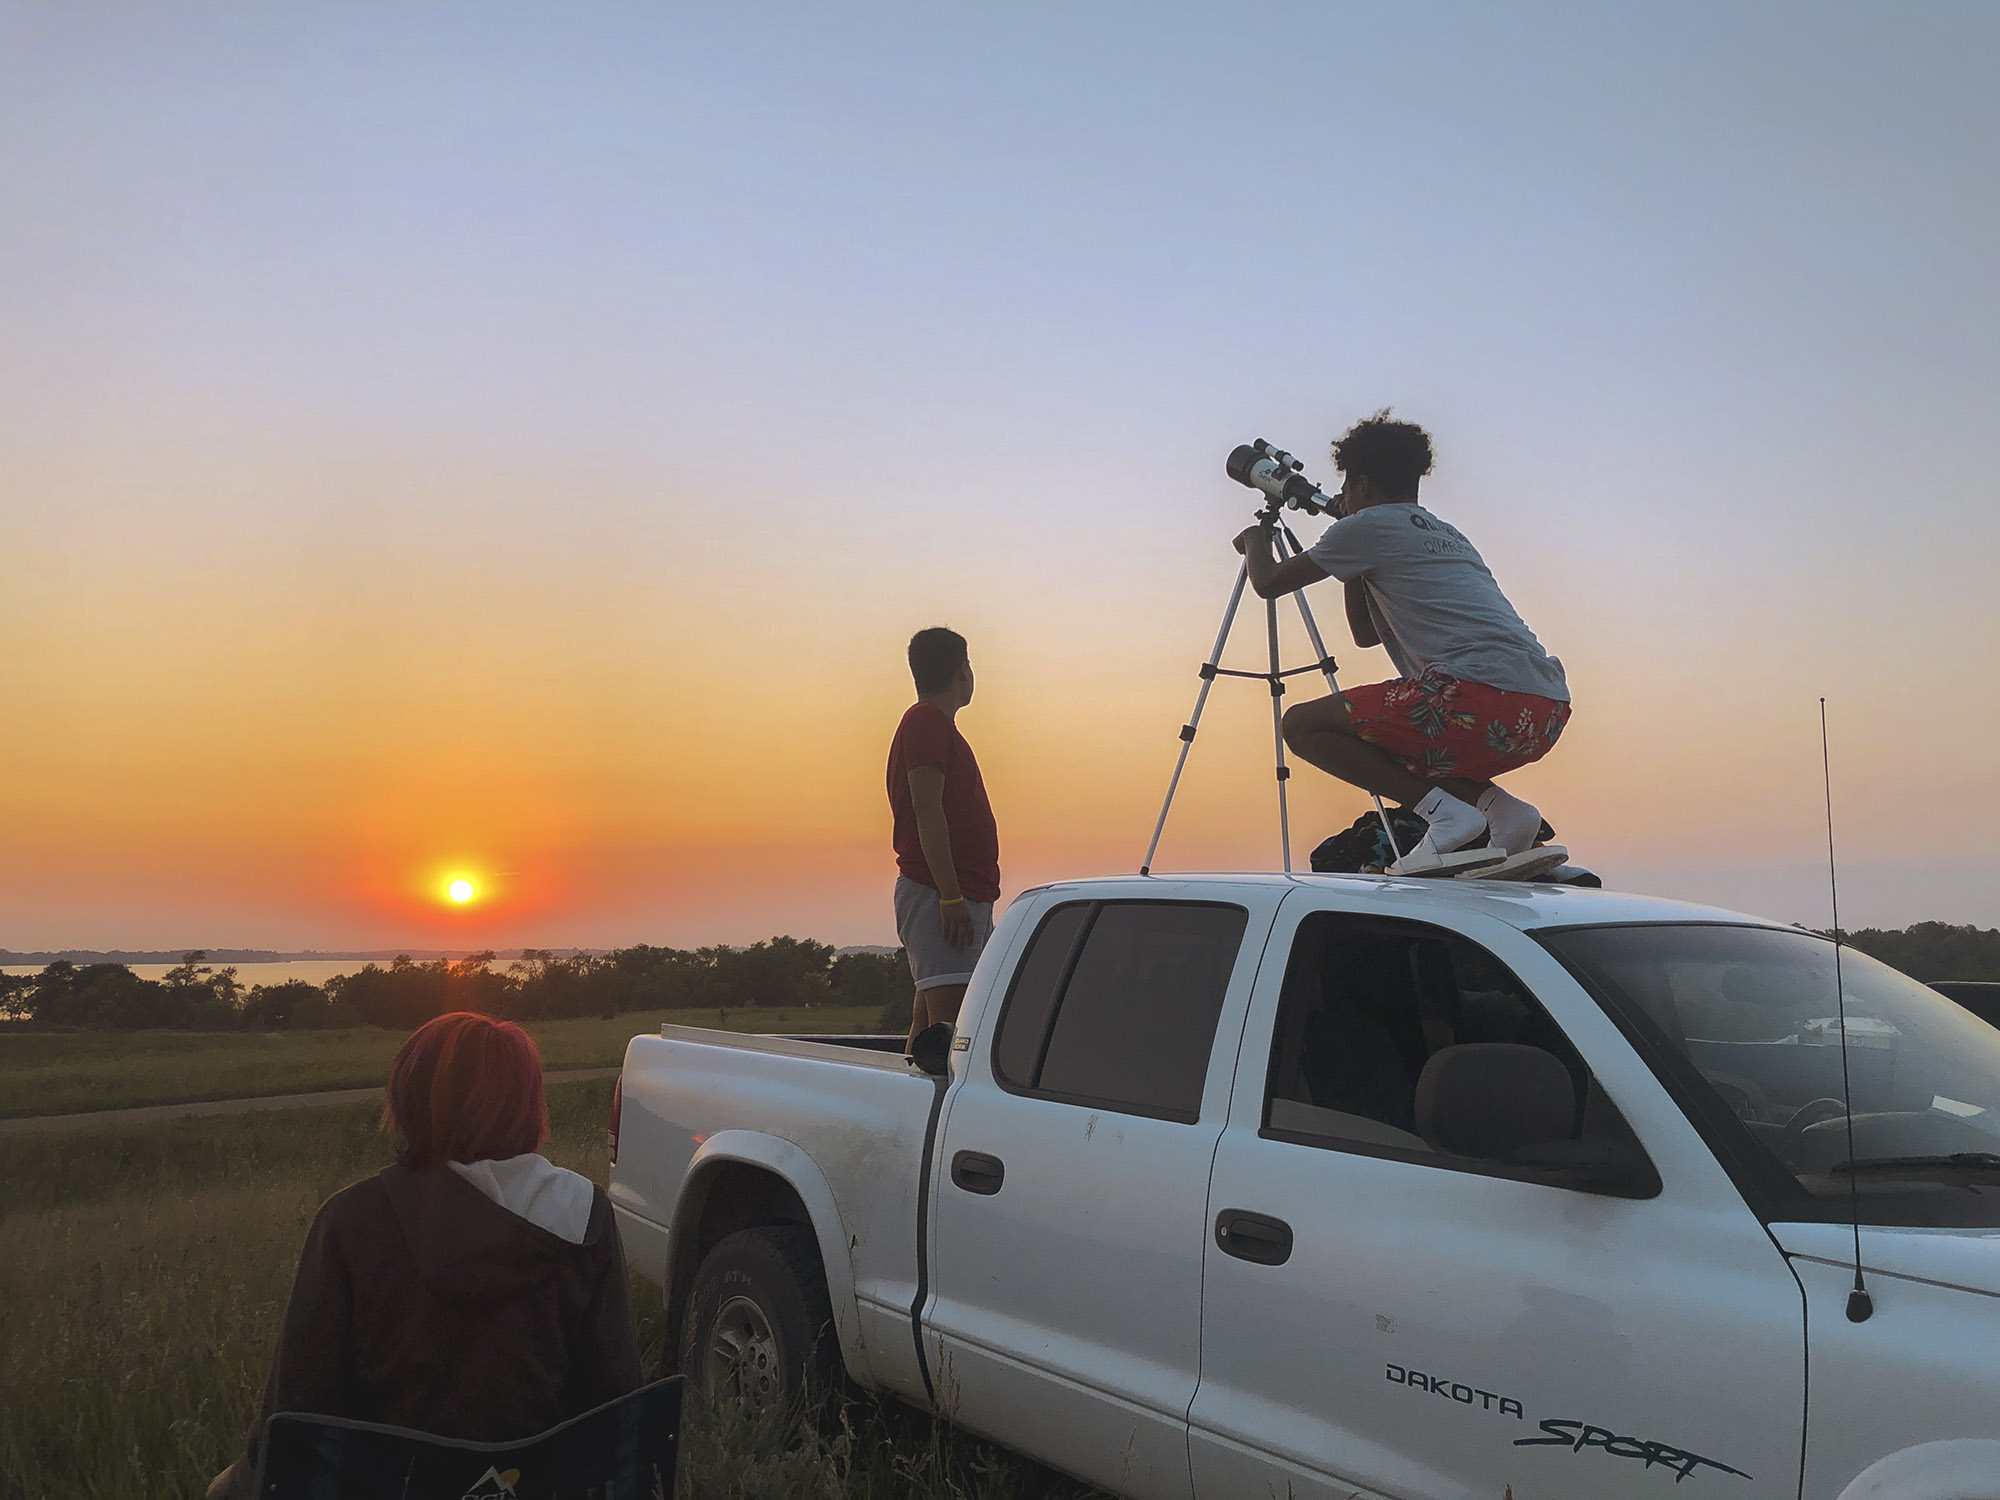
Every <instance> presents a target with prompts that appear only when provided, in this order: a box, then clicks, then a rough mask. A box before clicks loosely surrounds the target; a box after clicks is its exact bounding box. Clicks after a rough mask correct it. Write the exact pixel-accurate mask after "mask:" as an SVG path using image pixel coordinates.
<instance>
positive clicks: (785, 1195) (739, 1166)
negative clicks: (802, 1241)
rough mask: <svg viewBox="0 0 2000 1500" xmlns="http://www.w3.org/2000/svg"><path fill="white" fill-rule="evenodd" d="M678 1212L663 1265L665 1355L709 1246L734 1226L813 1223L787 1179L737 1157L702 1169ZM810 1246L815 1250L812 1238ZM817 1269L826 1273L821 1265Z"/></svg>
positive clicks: (677, 1335) (675, 1341)
mask: <svg viewBox="0 0 2000 1500" xmlns="http://www.w3.org/2000/svg"><path fill="white" fill-rule="evenodd" d="M678 1217H679V1218H680V1219H681V1221H682V1224H683V1226H684V1228H683V1232H682V1233H681V1234H679V1235H678V1236H676V1238H675V1243H674V1255H673V1262H672V1264H670V1265H669V1266H668V1267H667V1299H666V1300H667V1340H668V1342H667V1350H668V1357H669V1358H671V1357H672V1355H673V1352H674V1351H675V1350H678V1349H679V1348H680V1342H681V1325H682V1320H683V1319H684V1318H685V1317H686V1316H687V1302H688V1293H689V1292H690V1290H691V1289H692V1288H693V1286H694V1277H695V1272H696V1271H698V1270H700V1269H701V1263H702V1261H703V1260H705V1259H706V1258H707V1256H708V1252H709V1251H711V1250H713V1249H714V1248H715V1247H716V1246H717V1245H719V1244H721V1243H722V1242H723V1241H724V1240H726V1239H728V1238H729V1236H730V1235H732V1234H735V1233H736V1232H737V1231H738V1230H739V1229H757V1228H761V1227H762V1226H764V1225H767V1224H800V1225H803V1226H805V1228H806V1229H808V1230H811V1229H812V1227H813V1222H812V1215H811V1214H810V1213H808V1212H807V1211H806V1205H805V1200H804V1199H802V1198H800V1197H799V1195H798V1192H797V1190H796V1189H794V1188H793V1186H792V1185H791V1184H790V1183H789V1182H787V1181H785V1179H784V1178H782V1177H780V1176H779V1175H778V1174H777V1173H776V1172H772V1171H770V1170H768V1169H766V1168H764V1167H758V1166H752V1165H751V1164H750V1163H748V1162H740V1161H723V1162H717V1163H716V1164H715V1165H714V1166H712V1167H709V1168H708V1169H707V1170H705V1171H704V1172H702V1173H701V1175H700V1176H699V1177H698V1178H697V1179H696V1180H695V1181H694V1182H693V1183H692V1184H691V1185H690V1186H689V1188H688V1190H687V1193H686V1195H685V1196H684V1197H683V1198H682V1200H681V1206H680V1209H679V1213H678ZM814 1251H815V1253H817V1251H818V1241H817V1239H815V1241H814ZM821 1274H822V1275H824V1274H825V1267H824V1266H822V1267H821Z"/></svg>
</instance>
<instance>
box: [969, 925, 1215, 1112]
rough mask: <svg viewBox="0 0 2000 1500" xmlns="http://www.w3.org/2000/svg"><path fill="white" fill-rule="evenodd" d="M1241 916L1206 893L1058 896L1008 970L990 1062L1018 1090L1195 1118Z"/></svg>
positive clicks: (1093, 1103) (999, 1076)
mask: <svg viewBox="0 0 2000 1500" xmlns="http://www.w3.org/2000/svg"><path fill="white" fill-rule="evenodd" d="M1248 920H1249V918H1248V913H1247V912H1245V911H1244V909H1243V908H1242V907H1240V906H1225V905H1218V904H1214V903H1209V902H1183V901H1107V902H1075V903H1071V904H1069V905H1066V906H1059V907H1057V908H1056V909H1055V910H1054V911H1052V912H1050V913H1049V914H1048V916H1046V917H1044V918H1043V919H1042V924H1041V926H1040V928H1039V929H1038V930H1037V931H1036V933H1035V936H1034V938H1033V940H1032V942H1031V943H1030V944H1029V947H1028V951H1027V952H1026V954H1025V955H1023V957H1022V959H1021V964H1020V967H1019V969H1018V970H1017V971H1016V973H1015V979H1014V985H1013V988H1012V990H1011V991H1010V993H1009V994H1008V997H1007V1005H1006V1008H1005V1010H1004V1011H1003V1012H1002V1014H1001V1017H1000V1029H999V1034H998V1036H997V1037H996V1038H995V1040H994V1045H993V1068H994V1073H995V1074H996V1076H997V1077H998V1078H999V1079H1000V1081H1001V1083H1002V1084H1003V1085H1004V1086H1006V1087H1009V1088H1012V1089H1014V1090H1016V1091H1017V1092H1023V1093H1035V1094H1045V1095H1048V1096H1050V1097H1052V1098H1057V1099H1062V1100H1065V1101H1068V1102H1071V1103H1076V1104H1087V1105H1092V1106H1097V1107H1101V1108H1104V1109H1112V1110H1119V1111H1123V1112H1127V1113H1133V1114H1144V1115H1153V1116H1158V1117H1162V1118H1166V1119H1177V1120H1194V1119H1196V1118H1198V1117H1199V1115H1200V1113H1201V1090H1202V1083H1203V1081H1204V1080H1205V1078H1206V1077H1207V1075H1208V1059H1209V1054H1210V1052H1211V1051H1212V1050H1213V1049H1214V1046H1215V1027H1216V1021H1217V1019H1218V1018H1219V1017H1220V1015H1221V1012H1222V1001H1223V996H1224V995H1225V994H1226V993H1227V991H1228V988H1229V976H1230V973H1231V972H1232V970H1233V969H1234V968H1235V966H1236V954H1237V950H1238V949H1239V948H1240V947H1241V946H1242V943H1243V931H1244V928H1245V926H1246V925H1247V923H1248Z"/></svg>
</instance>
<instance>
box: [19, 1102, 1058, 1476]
mask: <svg viewBox="0 0 2000 1500" xmlns="http://www.w3.org/2000/svg"><path fill="white" fill-rule="evenodd" d="M609 1102H610V1083H609V1081H608V1080H606V1081H603V1082H594V1083H584V1084H567V1085H561V1086H558V1087H556V1088H553V1089H551V1090H550V1091H549V1106H550V1118H551V1124H552V1126H553V1130H554V1134H553V1137H552V1139H551V1141H550V1143H549V1147H548V1154H549V1156H550V1157H551V1158H552V1159H553V1160H555V1161H557V1162H559V1163H560V1164H562V1165H564V1166H567V1167H571V1168H573V1169H575V1170H577V1171H580V1172H583V1173H584V1174H585V1175H587V1176H590V1177H593V1178H595V1179H596V1180H597V1181H599V1182H602V1181H603V1180H604V1177H605V1171H606V1160H605V1144H604V1117H605V1111H606V1109H607V1108H608V1105H609ZM387 1160H388V1151H387V1145H386V1142H384V1141H383V1139H382V1137H381V1136H380V1135H379V1133H378V1132H377V1131H376V1129H375V1115H374V1111H373V1110H372V1109H371V1108H369V1107H367V1106H361V1107H348V1108H335V1109H310V1110H296V1111H283V1112H277V1113H272V1114H263V1115H246V1116H233V1117H220V1118H208V1119H200V1120H185V1121H177V1122H174V1123H173V1124H171V1125H167V1126H161V1127H155V1128H153V1129H150V1130H141V1131H125V1130H121V1131H105V1132H95V1133H91V1134H85V1135H76V1136H67V1137H57V1138H53V1139H48V1140H15V1141H0V1500H15V1497H20V1500H112V1497H118V1500H127V1497H130V1500H152V1497H162V1500H165V1497H176V1500H177V1497H183V1496H198V1495H199V1494H200V1493H201V1491H202V1488H203V1486H204V1485H205V1484H206V1483H207V1482H208V1480H209V1478H210V1477H211V1476H212V1475H213V1474H215V1473H216V1472H217V1471H218V1470H219V1469H221V1468H222V1467H223V1466H224V1465H225V1464H227V1463H228V1462H229V1461H230V1460H231V1459H232V1458H233V1457H234V1456H235V1454H236V1452H237V1448H238V1444H239V1443H240V1442H241V1440H242V1436H243V1433H244V1430H245V1428H246V1427H247V1425H248V1424H249V1422H250V1420H251V1418H252V1417H253V1416H254V1415H255V1412H256V1409H257V1405H258V1402H259V1400H260V1398H261V1394H262V1390H263V1381H264V1374H265V1370H266V1368H267V1364H268V1361H269V1359H270V1353H271V1347H272V1343H273V1341H274V1339H275V1337H276V1333H277V1327H278V1321H279V1318H280V1316H281V1314H282V1312H283V1309H284V1302H285V1298H286V1296H287V1294H288V1293H289V1291H290V1288H291V1276H292V1267H293V1262H294V1260H295V1257H296V1256H297V1253H298V1247H299V1245H300V1243H301V1242H302V1241H303V1239H304V1237H305V1231H306V1227H307V1225H308V1224H309V1223H310V1222H311V1220H312V1216H313V1214H314V1212H315V1211H316V1210H317V1208H318V1205H319V1204H320V1202H321V1201H323V1200H324V1199H325V1197H326V1196H327V1195H328V1194H329V1193H331V1192H333V1191H334V1190H335V1189H336V1188H338V1187H340V1186H341V1185H343V1184H344V1183H347V1182H351V1181H353V1180H355V1179H356V1178H358V1177H361V1176H363V1175H365V1174H366V1173H368V1172H370V1171H373V1170H375V1169H376V1168H377V1167H378V1166H380V1165H381V1164H382V1163H384V1162H386V1161H387ZM634 1302H635V1307H636V1310H637V1313H638V1317H639V1333H640V1345H641V1351H642V1354H643V1356H644V1357H645V1359H646V1361H647V1364H648V1368H649V1371H651V1372H657V1371H658V1370H659V1368H660V1364H661V1360H662V1355H663V1352H664V1351H663V1344H664V1340H665V1319H664V1316H663V1309H662V1308H661V1305H660V1300H659V1297H658V1295H657V1294H656V1293H655V1292H653V1290H652V1289H651V1288H650V1287H648V1286H646V1285H644V1284H643V1283H639V1284H635V1287H634ZM680 1493H681V1494H682V1495H684V1496H691V1497H695V1500H708V1497H728V1500H890V1497H898V1500H903V1497H908V1500H1007V1497H1015V1496H1028V1495H1041V1494H1068V1493H1074V1491H1073V1489H1072V1487H1069V1486H1067V1485H1065V1484H1063V1483H1061V1482H1059V1481H1056V1480H1054V1479H1052V1478H1051V1476H1048V1475H1046V1474H1045V1473H1043V1472H1041V1471H1039V1470H1037V1469H1035V1468H1034V1467H1033V1466H1031V1465H1029V1464H1027V1463H1025V1462H1023V1461H1021V1460H1019V1459H1016V1458H1013V1457H1011V1456H1009V1455H1006V1454H1003V1453H1001V1452H999V1451H997V1450H995V1449H992V1448H989V1447H986V1446H985V1445H983V1444H977V1443H973V1442H970V1441H967V1440H964V1439H961V1438H958V1437H956V1436H955V1435H954V1434H952V1433H951V1432H950V1431H949V1430H948V1429H945V1428H942V1427H939V1426H938V1425H936V1424H934V1423H932V1422H930V1421H928V1420H927V1419H923V1418H919V1417H917V1416H915V1415H914V1414H911V1413H908V1412H904V1411H901V1410H900V1409H885V1408H882V1407H878V1406H876V1405H874V1404H872V1403H867V1402H859V1403H854V1404H851V1405H846V1406H843V1407H841V1408H840V1409H838V1410H836V1411H834V1412H832V1413H829V1414H827V1415H826V1416H825V1417H824V1418H823V1419H822V1420H820V1421H816V1422H807V1421H803V1420H800V1419H798V1418H779V1419H761V1420H752V1419H748V1418H744V1417H742V1416H740V1415H733V1414H729V1413H720V1414H718V1413H713V1412H709V1411H707V1410H705V1409H702V1408H700V1407H699V1406H698V1405H697V1407H696V1409H695V1410H694V1411H693V1412H692V1413H691V1418H690V1421H689V1423H688V1425H687V1429H686V1448H685V1454H684V1463H683V1477H682V1485H681V1490H680Z"/></svg>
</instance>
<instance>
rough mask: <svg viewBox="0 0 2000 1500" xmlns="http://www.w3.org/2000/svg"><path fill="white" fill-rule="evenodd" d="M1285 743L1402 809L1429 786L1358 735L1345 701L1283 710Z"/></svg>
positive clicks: (1329, 700) (1313, 702)
mask: <svg viewBox="0 0 2000 1500" xmlns="http://www.w3.org/2000/svg"><path fill="white" fill-rule="evenodd" d="M1285 744H1286V746H1287V747H1288V748H1289V749H1290V750H1291V752H1292V754H1294V755H1296V756H1297V757H1298V758H1299V759H1300V760H1302V761H1304V762H1306V763H1307V764H1308V765H1313V766H1317V767H1319V769H1320V770H1322V771H1324V772H1326V774H1327V775H1329V776H1334V777H1338V778H1339V779H1340V780H1342V781H1344V782H1346V783H1347V784H1348V785H1349V786H1358V787H1360V788H1361V790H1362V791H1364V792H1374V793H1375V794H1376V795H1378V796H1382V797H1394V798H1395V799H1396V800H1397V801H1398V802H1400V803H1402V804H1403V805H1404V806H1405V807H1407V806H1409V805H1410V804H1411V803H1413V802H1421V801H1422V800H1423V798H1424V795H1425V794H1426V793H1427V792H1429V791H1430V789H1431V787H1432V785H1433V783H1432V782H1430V781H1428V780H1426V779H1425V778H1424V777H1422V776H1419V775H1417V774H1416V773H1415V772H1414V771H1412V770H1411V769H1410V768H1409V767H1408V766H1406V765H1404V764H1403V762H1402V761H1401V760H1400V759H1398V758H1397V757H1396V756H1394V755H1391V754H1390V753H1389V752H1388V751H1387V750H1384V749H1382V748H1381V747H1380V746H1379V745H1371V744H1369V743H1368V741H1366V740H1364V739H1362V738H1361V737H1360V736H1359V735H1357V734H1356V733H1355V732H1354V722H1353V720H1351V719H1350V718H1348V716H1347V705H1346V704H1345V703H1343V702H1341V701H1340V699H1339V698H1338V697H1337V696H1329V697H1325V698H1314V699H1311V700H1310V701H1308V702H1305V703H1294V704H1293V705H1292V706H1291V707H1290V708H1288V709H1286V710H1285ZM1454 795H1456V794H1454Z"/></svg>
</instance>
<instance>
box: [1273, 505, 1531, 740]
mask: <svg viewBox="0 0 2000 1500" xmlns="http://www.w3.org/2000/svg"><path fill="white" fill-rule="evenodd" d="M1306 556H1307V557H1310V558H1311V559H1312V560H1313V561H1314V562H1316V563H1318V564H1319V565H1320V566H1321V567H1322V568H1324V569H1326V571H1327V572H1328V573H1330V574H1332V575H1333V576H1334V577H1335V578H1338V579H1339V580H1340V581H1341V582H1342V583H1346V582H1347V581H1348V580H1350V579H1354V578H1361V579H1365V580H1366V581H1367V588H1368V613H1369V616H1370V617H1371V618H1372V619H1373V620H1374V622H1375V629H1376V632H1377V633H1378V634H1379V635H1380V636H1381V637H1382V644H1383V645H1384V646H1386V647H1388V650H1389V659H1390V660H1391V661H1393V662H1394V663H1395V664H1396V670H1397V671H1398V672H1399V673H1401V674H1402V675H1403V676H1405V677H1420V676H1422V675H1423V671H1424V668H1426V667H1431V666H1437V667H1442V668H1444V670H1445V671H1447V672H1449V673H1451V675H1452V676H1454V677H1456V678H1458V679H1460V680H1461V681H1463V682H1481V683H1484V684H1485V685H1486V686H1488V687H1494V688H1499V689H1501V690H1502V691H1504V692H1510V693H1535V694H1538V695H1539V696H1541V697H1544V698H1553V699H1555V700H1556V701H1557V702H1559V703H1567V702H1569V684H1568V683H1567V682H1566V681H1565V680H1564V678H1563V669H1562V663H1561V662H1560V661H1558V660H1556V658H1555V657H1553V656H1551V655H1549V653H1548V652H1546V651H1544V650H1543V649H1542V643H1541V642H1540V641H1538V640H1536V639H1535V633H1534V631H1532V630H1530V629H1528V627H1527V624H1526V623H1525V622H1524V621H1523V620H1522V619H1521V617H1520V615H1518V614H1517V613H1515V611H1514V606H1513V605H1511V604H1509V603H1508V602H1507V596H1506V595H1505V594H1503V593H1501V592H1500V585H1499V584H1497V583H1495V582H1494V581H1493V575H1492V574H1491V573H1490V572H1488V571H1487V568H1486V563H1485V561H1484V560H1483V559H1482V558H1481V557H1480V555H1479V552H1478V549H1477V548H1475V547H1474V546H1473V545H1472V543H1470V542H1468V541H1467V540H1466V539H1465V537H1464V536H1463V535H1462V534H1461V533H1460V532H1459V530H1458V528H1457V527H1456V526H1452V525H1449V524H1448V523H1446V522H1444V521H1440V520H1439V519H1438V518H1437V517H1436V516H1434V515H1432V514H1431V513H1430V512H1429V511H1427V510H1425V509H1424V508H1423V507H1422V506H1421V505H1419V504H1417V503H1416V502H1415V501H1414V500H1412V501H1409V502H1407V503H1404V502H1398V503H1395V504H1391V505H1371V506H1369V507H1368V508H1367V509H1366V510H1360V511H1356V512H1355V513H1354V514H1353V515H1351V516H1348V517H1347V518H1346V519H1345V520H1341V521H1335V522H1334V523H1333V524H1332V525H1331V526H1329V527H1327V529H1326V532H1325V534H1324V535H1323V536H1321V537H1320V539H1319V540H1318V541H1316V542H1314V543H1313V544H1312V546H1310V547H1308V548H1307V549H1306Z"/></svg>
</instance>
